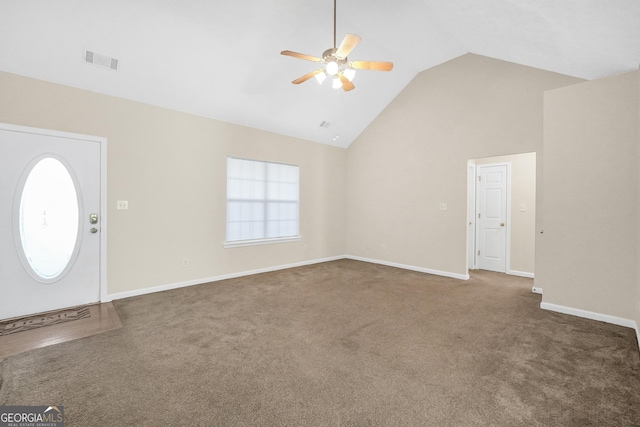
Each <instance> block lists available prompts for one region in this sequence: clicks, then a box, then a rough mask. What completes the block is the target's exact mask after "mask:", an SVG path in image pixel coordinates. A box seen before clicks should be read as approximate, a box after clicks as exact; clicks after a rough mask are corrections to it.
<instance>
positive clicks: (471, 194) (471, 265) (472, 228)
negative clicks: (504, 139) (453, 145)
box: [467, 160, 511, 274]
mask: <svg viewBox="0 0 640 427" xmlns="http://www.w3.org/2000/svg"><path fill="white" fill-rule="evenodd" d="M481 166H486V167H490V166H506V168H507V183H506V184H507V186H506V187H507V188H506V193H507V194H506V197H505V203H506V204H507V206H506V208H507V224H506V230H505V233H506V235H505V273H506V274H510V272H511V162H496V163H482V164H476V163H475V161H472V160H470V161H468V167H467V173H468V174H471V173H473V185H472V184H471V181H472V180H471V179H470V177H467V178H468V189H467V191H468V194H467V203H468V205H469V206H473V207H474V208H473V216H472V218H471V219H469V221H468V222H469V227H468V230H469V231H468V232H469V233H473V239H472V237H471V236H467V237H468V238H467V245H468V246H470V245H471V242H473V252H471V251H470V248H469V247H468V248H467V252H468V253H472V254H473V258H472V259H469V260H468V261H467V268H468V269H470V270H471V269H473V270H476V269H478V258H477V257H478V256H477V251H476V248H478V246H479V244H478V239H479V234H480V233H478V222H477V221H476V218H477V217H478V210H479V208H480V207H479V200H480V198H479V197H478V196H477V194H478V191H479V186H478V185H477V180H478V178H477V177H478V168H479V167H481ZM469 206H467V209H468V210H469Z"/></svg>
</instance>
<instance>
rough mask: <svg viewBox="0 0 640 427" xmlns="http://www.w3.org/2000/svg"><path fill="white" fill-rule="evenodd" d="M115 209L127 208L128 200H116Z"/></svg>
mask: <svg viewBox="0 0 640 427" xmlns="http://www.w3.org/2000/svg"><path fill="white" fill-rule="evenodd" d="M116 208H117V209H129V202H128V201H127V200H118V202H117V204H116Z"/></svg>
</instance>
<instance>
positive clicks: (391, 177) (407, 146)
mask: <svg viewBox="0 0 640 427" xmlns="http://www.w3.org/2000/svg"><path fill="white" fill-rule="evenodd" d="M581 81H582V80H580V79H576V78H573V77H568V76H564V75H560V74H555V73H550V72H547V71H542V70H539V69H535V68H530V67H525V66H522V65H517V64H513V63H508V62H504V61H499V60H495V59H491V58H487V57H482V56H478V55H473V54H467V55H464V56H461V57H459V58H456V59H454V60H452V61H449V62H447V63H445V64H442V65H440V66H437V67H434V68H431V69H429V70H426V71H423V72H422V73H420V74H418V76H417V77H416V78H415V79H414V80H413V81H412V82H411V83H410V84H409V85H408V86H407V87H406V88H405V89H404V90H403V91H402V92H401V93H400V94H399V95H398V96H397V97H396V99H395V100H394V101H393V102H391V104H390V105H389V106H388V107H387V108H386V109H385V110H384V111H383V112H382V113H381V114H380V116H379V117H378V118H377V119H376V120H375V121H374V122H373V123H372V124H371V125H370V126H369V127H368V128H367V129H366V130H365V131H364V132H363V133H362V135H361V136H360V137H359V138H358V139H357V140H356V141H355V142H354V143H353V144H352V145H351V146H350V147H349V149H348V160H347V177H348V178H347V185H348V202H347V212H348V213H347V235H348V238H347V253H348V254H350V255H355V256H360V257H364V258H370V259H377V260H382V261H386V262H394V263H399V264H405V265H411V266H414V267H420V268H425V269H432V270H438V271H443V272H449V273H454V274H462V275H464V274H466V273H467V264H466V259H467V252H466V242H467V221H466V217H467V210H466V206H467V161H468V160H469V159H477V158H483V157H491V156H499V155H506V154H517V153H529V152H537V153H540V152H541V150H542V101H543V92H544V91H545V90H549V89H554V88H557V87H562V86H567V85H570V84H574V83H577V82H581ZM540 167H541V165H540V162H538V174H537V175H538V177H540V176H541V174H540ZM537 188H538V193H539V194H538V197H541V196H540V193H541V191H542V189H541V185H540V179H539V178H538V186H537ZM441 202H446V203H447V205H448V210H446V211H441V210H439V205H440V203H441ZM382 245H385V250H384V251H383V250H382Z"/></svg>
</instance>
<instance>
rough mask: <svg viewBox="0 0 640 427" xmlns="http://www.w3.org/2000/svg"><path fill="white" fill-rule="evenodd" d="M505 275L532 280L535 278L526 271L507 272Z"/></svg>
mask: <svg viewBox="0 0 640 427" xmlns="http://www.w3.org/2000/svg"><path fill="white" fill-rule="evenodd" d="M507 274H511V275H512V276H520V277H526V278H528V279H534V278H535V277H533V273H529V272H526V271H517V270H507Z"/></svg>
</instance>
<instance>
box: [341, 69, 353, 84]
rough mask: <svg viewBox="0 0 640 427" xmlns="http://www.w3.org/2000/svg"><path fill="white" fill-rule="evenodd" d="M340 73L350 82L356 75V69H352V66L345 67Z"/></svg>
mask: <svg viewBox="0 0 640 427" xmlns="http://www.w3.org/2000/svg"><path fill="white" fill-rule="evenodd" d="M342 74H344V76H345V77H346V78H347V80H349V81H350V82H352V81H353V78H354V77H355V76H356V70H354V69H353V68H347V69H345V70H344V71H343V72H342Z"/></svg>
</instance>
